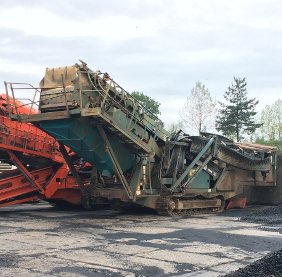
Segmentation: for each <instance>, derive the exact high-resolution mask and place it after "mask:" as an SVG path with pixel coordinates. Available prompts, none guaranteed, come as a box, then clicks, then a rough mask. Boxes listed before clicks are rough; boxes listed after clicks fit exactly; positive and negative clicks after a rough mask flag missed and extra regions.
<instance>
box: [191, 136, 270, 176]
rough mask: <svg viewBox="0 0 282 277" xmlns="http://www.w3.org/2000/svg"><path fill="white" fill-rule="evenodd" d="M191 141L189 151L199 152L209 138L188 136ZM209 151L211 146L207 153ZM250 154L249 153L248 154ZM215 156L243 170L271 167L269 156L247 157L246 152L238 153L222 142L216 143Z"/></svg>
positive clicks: (262, 169)
mask: <svg viewBox="0 0 282 277" xmlns="http://www.w3.org/2000/svg"><path fill="white" fill-rule="evenodd" d="M189 139H190V140H191V141H192V142H191V147H190V152H192V153H195V154H197V153H199V152H200V151H201V150H202V149H203V147H204V146H205V145H206V144H207V142H208V141H209V139H207V138H203V137H189ZM210 152H211V148H209V149H208V151H207V153H210ZM249 156H250V155H249ZM216 158H217V159H219V160H221V161H223V162H225V163H227V164H229V165H233V166H235V167H238V168H241V169H245V170H257V171H269V170H270V168H271V158H270V157H268V158H266V159H259V158H257V157H255V156H253V157H252V158H251V157H247V156H246V154H244V153H240V152H238V151H236V150H234V149H231V148H229V147H227V146H225V145H223V144H218V145H217V150H216Z"/></svg>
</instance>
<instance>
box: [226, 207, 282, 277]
mask: <svg viewBox="0 0 282 277" xmlns="http://www.w3.org/2000/svg"><path fill="white" fill-rule="evenodd" d="M241 220H242V221H247V222H252V223H264V224H266V225H269V224H270V225H273V224H278V225H279V224H282V205H279V206H273V207H270V208H268V209H264V210H259V211H254V212H251V213H247V214H245V215H243V216H242V217H241ZM281 229H282V228H280V229H279V230H277V229H276V231H281ZM280 276H282V249H281V250H279V251H277V252H273V253H270V254H268V255H266V256H265V257H264V258H262V259H260V260H257V261H256V262H254V263H252V264H250V265H248V266H246V267H245V268H240V269H238V270H236V271H234V272H231V273H229V274H227V275H225V276H224V277H280Z"/></svg>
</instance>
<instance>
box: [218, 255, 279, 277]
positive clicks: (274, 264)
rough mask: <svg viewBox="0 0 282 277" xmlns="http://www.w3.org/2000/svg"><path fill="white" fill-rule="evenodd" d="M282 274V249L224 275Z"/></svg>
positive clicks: (257, 276) (265, 276) (258, 276)
mask: <svg viewBox="0 0 282 277" xmlns="http://www.w3.org/2000/svg"><path fill="white" fill-rule="evenodd" d="M280 276H282V250H279V251H277V252H273V253H270V254H268V255H266V256H265V257H264V258H262V259H260V260H257V261H256V262H254V263H252V264H250V265H248V266H246V267H245V268H240V269H238V270H236V271H234V272H231V273H229V274H227V275H224V276H223V277H280Z"/></svg>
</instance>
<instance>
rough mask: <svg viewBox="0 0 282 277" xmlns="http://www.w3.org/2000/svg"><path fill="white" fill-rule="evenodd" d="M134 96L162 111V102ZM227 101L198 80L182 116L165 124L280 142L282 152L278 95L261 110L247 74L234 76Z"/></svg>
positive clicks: (175, 128) (237, 138)
mask: <svg viewBox="0 0 282 277" xmlns="http://www.w3.org/2000/svg"><path fill="white" fill-rule="evenodd" d="M132 96H133V97H134V98H135V99H137V100H138V101H140V102H141V103H142V104H143V105H145V107H146V108H147V109H148V110H150V111H152V112H153V113H155V114H160V111H159V107H160V105H161V103H159V102H157V101H155V100H154V99H152V98H151V97H149V96H146V95H144V94H143V93H140V92H133V93H132ZM223 96H224V99H225V102H220V101H217V100H216V99H215V98H213V97H212V96H211V95H210V92H209V90H208V88H206V87H205V85H204V84H202V83H201V82H197V83H196V85H195V86H194V87H193V88H192V89H191V91H190V94H189V95H188V97H187V99H186V101H185V103H184V105H183V107H182V108H181V109H180V111H179V117H180V119H179V120H178V121H177V122H173V123H170V124H168V125H166V126H165V128H166V129H167V131H169V132H171V133H172V132H176V131H178V130H179V129H182V130H184V131H188V132H189V133H190V132H192V133H194V134H195V133H196V134H200V133H201V132H210V133H219V134H222V135H223V136H226V137H227V138H229V139H232V140H235V141H237V142H238V141H244V140H248V141H252V142H256V143H261V144H266V145H272V146H277V150H278V153H282V142H281V138H282V113H281V110H282V100H280V99H278V100H277V101H275V102H274V103H273V104H272V105H266V107H265V108H264V109H263V110H262V111H261V112H260V114H258V112H257V111H256V106H257V104H258V103H259V100H257V99H256V98H252V99H249V98H248V91H247V82H246V78H236V77H234V80H233V82H232V83H231V85H230V86H228V88H227V90H226V91H225V93H224V95H223Z"/></svg>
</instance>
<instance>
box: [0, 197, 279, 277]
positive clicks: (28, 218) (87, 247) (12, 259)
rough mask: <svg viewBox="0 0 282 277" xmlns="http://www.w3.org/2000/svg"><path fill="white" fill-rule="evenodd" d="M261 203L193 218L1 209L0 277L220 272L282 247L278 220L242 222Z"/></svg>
mask: <svg viewBox="0 0 282 277" xmlns="http://www.w3.org/2000/svg"><path fill="white" fill-rule="evenodd" d="M265 208H267V207H265V206H264V207H263V206H260V207H259V206H253V207H247V208H246V209H244V210H227V211H224V212H222V213H220V214H213V215H199V216H192V217H173V218H171V217H161V216H159V215H157V214H152V213H151V214H148V213H147V214H145V213H143V214H123V213H119V212H116V211H112V210H97V211H86V210H69V211H67V210H58V209H56V208H54V207H52V206H50V205H49V204H48V203H45V202H39V203H33V204H21V205H15V206H11V207H5V208H1V209H0V233H1V244H0V276H13V277H14V276H31V277H35V276H36V277H37V276H38V277H39V276H40V277H41V276H70V277H72V276H95V277H101V276H117V277H120V276H131V277H143V276H146V277H150V276H152V277H153V276H154V277H158V276H181V277H191V276H203V277H210V276H220V275H223V274H227V273H229V272H231V271H235V270H237V269H238V268H242V267H245V266H246V265H248V264H251V263H252V262H254V261H256V260H258V259H260V258H262V257H264V256H265V255H266V254H268V253H270V252H273V251H278V250H280V249H282V228H281V227H282V224H281V222H279V221H278V222H277V223H276V224H272V225H271V226H268V227H267V228H265V226H264V225H263V224H264V223H263V222H262V223H260V222H255V223H253V222H247V221H241V220H239V218H240V217H241V216H242V215H248V213H251V212H253V211H254V210H258V209H260V210H261V209H265Z"/></svg>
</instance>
